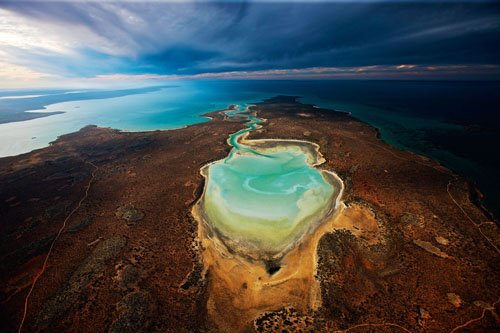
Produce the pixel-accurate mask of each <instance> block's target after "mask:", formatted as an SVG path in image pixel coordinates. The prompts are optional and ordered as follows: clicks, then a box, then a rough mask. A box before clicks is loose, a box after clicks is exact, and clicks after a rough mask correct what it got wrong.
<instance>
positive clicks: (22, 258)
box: [0, 96, 500, 332]
mask: <svg viewBox="0 0 500 333" xmlns="http://www.w3.org/2000/svg"><path fill="white" fill-rule="evenodd" d="M205 116H208V117H211V118H212V119H211V120H210V121H208V122H206V123H203V124H195V125H190V126H187V127H186V128H182V129H178V130H170V131H153V132H136V133H132V132H120V131H118V130H113V129H107V128H98V127H95V126H88V127H85V128H83V129H81V130H80V131H79V132H76V133H71V134H67V135H64V136H61V137H60V138H59V139H58V140H57V141H56V142H54V143H53V144H52V145H51V146H49V147H47V148H44V149H40V150H36V151H33V152H31V153H27V154H23V155H19V156H15V157H6V158H2V159H0V182H1V183H2V187H1V189H0V218H1V224H0V226H1V235H2V242H1V243H0V267H1V276H0V281H1V284H0V286H1V290H0V291H1V293H0V304H1V311H0V313H2V315H1V316H2V318H1V320H2V323H3V328H4V330H6V331H12V332H15V331H17V330H18V329H19V327H20V324H21V323H23V324H22V327H21V329H22V331H36V330H49V331H67V330H74V331H91V330H92V331H111V332H124V331H134V332H140V331H158V332H165V331H241V332H249V331H256V332H275V331H283V330H284V331H296V330H299V329H300V330H302V331H346V330H350V331H355V332H373V331H388V330H392V331H396V332H400V331H401V332H405V331H411V332H413V331H420V330H426V331H433V332H450V331H467V330H489V329H490V330H494V329H496V328H498V326H499V325H500V322H499V319H498V318H499V308H500V283H498V282H499V279H498V276H499V275H500V274H499V273H500V252H499V243H500V232H499V229H498V225H497V223H496V222H495V221H494V220H493V219H492V218H491V216H490V215H489V214H488V212H487V211H486V210H485V209H484V208H483V207H482V206H481V205H480V203H479V202H478V200H477V199H476V198H477V197H478V193H479V192H478V190H477V189H476V188H475V187H474V186H472V185H471V184H470V183H469V182H468V181H467V180H466V179H464V178H463V177H461V176H460V175H457V174H455V173H453V172H452V171H450V170H448V169H446V168H444V167H443V166H441V165H439V164H438V163H437V162H435V161H433V160H431V159H429V158H426V157H424V156H420V155H416V154H414V153H411V152H408V151H403V150H400V149H398V148H395V147H392V146H390V145H388V144H386V143H384V142H383V141H381V140H380V139H379V138H378V134H377V130H376V129H375V128H373V127H371V126H369V125H368V124H366V123H363V122H361V121H359V120H357V119H355V118H353V117H351V116H350V115H349V114H347V113H343V112H336V111H333V110H327V109H322V108H317V107H314V106H313V105H308V104H302V103H300V102H298V101H297V98H296V97H289V96H278V97H275V98H271V99H269V100H266V101H263V102H261V103H256V104H249V105H248V106H246V107H245V106H230V107H228V109H227V110H221V111H216V112H212V113H209V114H206V115H205ZM48 254H50V255H49V256H48Z"/></svg>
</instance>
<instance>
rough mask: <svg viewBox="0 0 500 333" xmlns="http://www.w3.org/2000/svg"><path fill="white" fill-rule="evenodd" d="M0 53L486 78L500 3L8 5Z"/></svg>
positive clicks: (170, 71) (59, 62) (20, 58)
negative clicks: (441, 71) (448, 72)
mask: <svg viewBox="0 0 500 333" xmlns="http://www.w3.org/2000/svg"><path fill="white" fill-rule="evenodd" d="M0 57H2V59H3V62H4V63H8V64H11V65H12V66H17V67H18V68H21V67H22V68H26V70H27V71H28V70H29V71H30V73H44V74H46V75H56V76H60V77H65V78H72V77H73V78H75V77H87V78H91V77H96V76H99V75H100V76H102V75H113V74H125V75H144V74H154V75H170V76H172V75H175V76H196V75H200V74H210V73H231V72H241V73H243V72H257V71H268V72H269V71H272V70H303V69H310V68H323V67H324V68H346V69H347V68H361V67H366V66H386V67H388V68H389V67H390V66H399V65H402V64H411V65H415V66H416V67H415V68H418V69H422V70H424V69H426V68H428V67H429V66H431V67H432V66H438V67H439V66H465V67H467V68H469V69H470V68H480V69H481V70H480V71H481V72H482V73H483V74H488V71H485V70H484V65H499V62H500V9H499V6H498V5H497V4H495V3H489V2H484V3H483V2H474V3H464V2H448V3H439V4H436V3H427V2H423V3H406V2H390V3H388V2H374V1H368V2H366V1H365V2H359V3H346V2H335V3H331V2H322V1H320V2H317V3H301V2H290V3H282V2H277V3H263V2H250V3H248V2H242V1H235V2H203V1H202V2H182V3H180V2H173V3H172V2H170V3H166V2H152V3H135V2H128V1H126V2H76V1H72V2H44V1H37V2H19V1H15V2H14V1H13V2H9V1H7V2H5V1H4V2H2V3H1V4H0ZM481 66H482V67H481ZM326 72H328V71H323V73H322V74H325V73H326ZM455 72H456V74H457V75H459V74H460V71H459V70H457V71H455ZM269 73H270V72H269ZM278 73H279V72H278ZM493 74H494V73H493ZM467 75H468V74H467V71H464V72H463V76H465V77H467ZM494 75H498V72H497V73H496V74H494Z"/></svg>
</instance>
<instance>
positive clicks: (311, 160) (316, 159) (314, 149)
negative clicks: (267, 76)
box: [192, 105, 345, 260]
mask: <svg viewBox="0 0 500 333" xmlns="http://www.w3.org/2000/svg"><path fill="white" fill-rule="evenodd" d="M250 106H252V105H249V106H247V108H246V110H245V111H243V112H248V111H249V107H250ZM231 111H234V109H228V110H224V111H222V112H223V113H227V112H231ZM259 119H261V120H262V122H266V121H267V119H265V118H259ZM260 128H262V126H261V125H259V124H257V128H256V129H260ZM236 133H237V132H236ZM249 133H250V131H248V132H244V133H242V134H241V135H239V136H238V137H236V141H237V142H239V143H242V144H245V145H248V146H249V147H251V148H252V149H255V150H256V151H259V152H262V151H266V150H267V151H272V152H279V151H289V150H288V149H286V146H287V145H288V146H295V147H297V146H298V147H299V150H301V151H302V153H304V154H306V156H307V163H308V164H309V165H310V166H311V167H317V166H319V165H321V164H323V163H325V162H326V160H325V158H324V157H323V154H321V152H320V145H319V144H317V143H314V142H310V141H306V140H298V139H255V140H247V139H246V138H247V137H248V136H249ZM230 138H231V136H230V137H229V138H228V139H227V143H228V145H229V146H231V147H232V145H231V144H230ZM269 143H271V144H272V146H274V147H262V146H265V145H267V144H269ZM275 148H278V149H277V150H273V149H275ZM279 148H282V149H279ZM301 148H302V149H301ZM228 156H229V155H228ZM228 156H226V157H224V158H222V159H219V160H216V161H212V162H210V163H208V164H206V165H204V166H203V167H202V168H201V169H200V174H201V175H202V176H203V177H204V179H205V184H204V188H203V193H202V195H201V196H200V198H199V199H198V201H197V202H196V204H195V205H194V207H193V210H192V212H193V215H194V216H195V218H196V219H197V220H198V228H199V233H200V232H201V228H203V229H204V231H205V232H206V236H207V237H208V238H211V239H212V240H214V238H217V240H218V241H216V242H214V243H215V244H216V245H217V244H218V245H220V246H224V247H225V248H226V249H225V250H226V251H224V252H225V253H228V251H227V250H229V252H236V253H238V254H239V255H241V256H243V257H247V258H248V259H251V260H280V259H281V258H283V257H284V256H285V255H286V254H287V253H288V252H290V251H291V250H292V249H294V248H295V247H297V245H298V244H300V243H301V242H302V241H303V240H304V238H305V237H307V236H308V235H311V234H313V233H314V232H315V230H316V229H318V227H319V226H320V225H322V224H324V223H326V222H327V221H329V220H330V219H332V218H334V217H335V213H336V212H337V211H338V208H339V206H340V205H342V196H343V194H344V189H345V187H344V183H343V181H342V179H341V178H340V177H339V176H338V175H337V174H336V173H335V172H333V171H331V170H325V169H318V171H320V172H321V174H322V175H323V178H324V179H325V181H326V182H328V183H329V184H330V185H331V186H332V187H333V191H334V192H333V194H332V198H333V197H334V196H335V200H332V201H331V202H330V203H329V206H328V208H326V209H325V211H324V212H323V213H322V216H320V217H319V218H318V219H317V220H316V221H313V223H311V224H310V225H309V226H308V227H307V228H306V229H305V231H304V232H303V233H302V234H301V235H300V236H299V237H298V238H296V239H294V240H293V241H292V242H291V243H290V244H288V245H287V246H286V247H285V248H283V249H282V250H281V251H280V252H278V253H272V254H270V253H267V254H265V255H262V253H259V251H258V249H253V251H251V250H250V251H249V249H248V248H242V247H241V246H240V245H239V244H236V243H234V242H233V241H232V240H231V239H228V238H227V237H225V236H224V235H222V234H221V233H220V232H219V231H218V230H216V228H215V227H214V226H213V225H212V224H211V223H210V222H209V221H208V219H207V217H206V216H205V212H204V210H203V207H202V206H203V201H204V198H205V194H206V190H207V184H208V179H209V168H210V166H211V165H213V164H217V163H220V162H222V161H224V160H225V159H226V158H227V157H228Z"/></svg>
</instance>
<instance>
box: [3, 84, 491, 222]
mask: <svg viewBox="0 0 500 333" xmlns="http://www.w3.org/2000/svg"><path fill="white" fill-rule="evenodd" d="M165 84H169V85H174V86H175V87H170V88H165V89H162V90H161V91H156V92H148V93H137V94H135V95H128V96H120V97H113V98H106V99H103V98H104V97H105V96H104V97H103V94H102V93H99V91H87V93H85V96H83V97H82V96H80V97H79V99H80V100H76V97H77V96H78V95H79V94H77V93H71V94H67V91H64V90H59V91H43V90H42V91H41V90H23V91H13V90H10V91H0V96H1V97H9V96H15V95H18V96H28V97H26V98H17V99H12V98H2V99H0V119H1V116H2V114H3V113H4V112H5V110H7V109H8V108H9V107H12V105H13V104H15V106H16V107H17V108H21V109H22V108H23V107H25V109H32V107H33V105H39V108H41V107H42V106H43V105H48V107H47V109H48V110H49V111H64V112H66V113H64V114H59V115H53V116H49V117H46V118H39V119H34V120H28V121H22V122H15V123H7V124H0V157H2V156H10V155H17V154H20V153H25V152H29V151H31V150H33V149H37V148H42V147H46V146H47V145H48V144H49V142H51V141H53V140H55V139H56V138H57V137H58V136H59V135H62V134H65V133H70V132H74V131H77V130H79V129H80V128H81V127H83V126H85V125H88V124H95V125H99V126H109V127H112V128H118V129H122V130H132V131H137V130H156V129H171V128H179V127H182V126H185V125H188V124H193V123H196V122H203V121H206V119H205V118H200V117H198V115H201V114H203V113H205V112H209V111H214V110H217V109H225V108H226V107H227V105H229V104H239V105H243V104H245V103H251V102H259V101H261V100H262V99H264V98H269V97H272V96H276V95H299V96H304V98H303V99H302V100H301V101H303V102H308V103H314V104H316V105H318V106H321V107H327V108H333V109H339V110H343V111H348V112H351V113H352V115H353V116H355V117H357V118H359V119H361V120H363V121H365V122H367V123H370V124H371V125H373V126H375V127H378V128H380V133H381V138H382V140H384V141H387V142H388V143H390V144H392V145H395V146H397V147H400V148H403V149H407V150H411V151H414V152H416V153H419V154H423V155H426V156H429V157H431V158H433V159H436V160H437V161H439V162H440V163H442V164H443V165H445V166H446V167H448V168H450V169H452V170H454V171H455V172H457V173H459V174H462V175H465V176H466V177H468V178H470V179H472V180H473V181H475V182H477V183H478V185H479V188H480V189H481V191H482V192H483V193H484V194H485V195H486V198H485V201H484V202H485V204H486V206H487V208H488V209H490V210H491V211H493V212H494V213H495V214H496V216H497V217H498V216H500V204H499V203H500V186H498V185H499V184H500V174H499V173H498V170H499V168H500V159H499V158H498V155H499V153H500V152H499V148H498V144H497V142H500V82H480V81H471V82H463V81H459V82H457V81H344V80H338V81H251V80H249V81H197V82H195V81H191V82H190V81H175V82H166V83H165ZM37 95H40V96H37ZM44 95H50V96H44ZM108 95H115V96H116V95H117V94H116V93H115V94H108ZM82 98H84V99H85V100H82ZM92 98H94V99H92ZM95 98H101V99H95ZM62 101H64V103H60V102H62Z"/></svg>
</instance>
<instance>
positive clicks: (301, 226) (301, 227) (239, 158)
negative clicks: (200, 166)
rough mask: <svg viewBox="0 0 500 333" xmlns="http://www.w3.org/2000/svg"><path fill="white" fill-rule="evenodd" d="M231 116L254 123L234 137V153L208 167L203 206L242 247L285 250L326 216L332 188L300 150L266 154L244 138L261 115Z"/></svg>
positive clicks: (218, 226) (214, 223)
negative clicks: (242, 140)
mask: <svg viewBox="0 0 500 333" xmlns="http://www.w3.org/2000/svg"><path fill="white" fill-rule="evenodd" d="M228 115H229V116H233V117H245V118H248V120H249V122H248V123H247V128H246V129H243V130H241V131H239V132H237V133H235V134H233V135H232V136H231V137H230V139H229V143H230V144H231V145H232V146H233V149H232V151H231V153H230V154H229V156H228V157H227V158H226V159H224V160H222V161H219V162H217V163H214V164H212V165H210V166H209V169H208V182H207V188H206V191H205V196H204V200H203V208H204V211H205V213H206V216H207V217H208V219H209V222H210V223H211V225H212V226H213V227H214V228H215V229H216V230H217V231H218V232H219V233H221V234H222V236H223V238H226V239H230V241H231V242H232V243H236V244H237V246H238V247H243V248H244V249H249V250H250V251H257V252H261V253H265V254H271V255H272V254H278V253H281V252H282V251H284V250H286V249H287V247H288V246H290V244H293V243H294V242H295V241H296V240H298V239H299V238H300V237H301V236H302V235H303V234H304V233H305V232H306V231H307V230H308V229H309V228H310V226H311V224H314V222H315V221H317V220H318V217H319V218H321V217H322V216H323V213H324V212H325V211H326V210H327V208H328V207H329V203H330V201H331V199H332V195H333V192H334V191H333V187H332V185H331V184H330V183H328V182H327V181H326V180H325V179H324V177H323V175H322V173H321V171H320V170H317V169H315V168H314V167H313V166H311V164H310V162H311V161H310V160H308V156H307V154H306V153H303V152H300V150H298V149H285V150H284V151H281V149H280V150H277V149H276V150H274V151H273V149H267V150H266V151H265V153H264V152H259V151H256V150H254V149H252V148H250V147H249V146H247V145H245V144H243V143H241V142H240V141H239V139H240V138H241V136H242V135H243V134H244V133H245V132H248V131H251V130H253V129H256V128H258V124H259V123H260V122H261V120H260V119H259V118H255V117H253V116H252V115H246V114H238V111H233V112H229V113H228ZM257 150H258V149H257Z"/></svg>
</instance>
